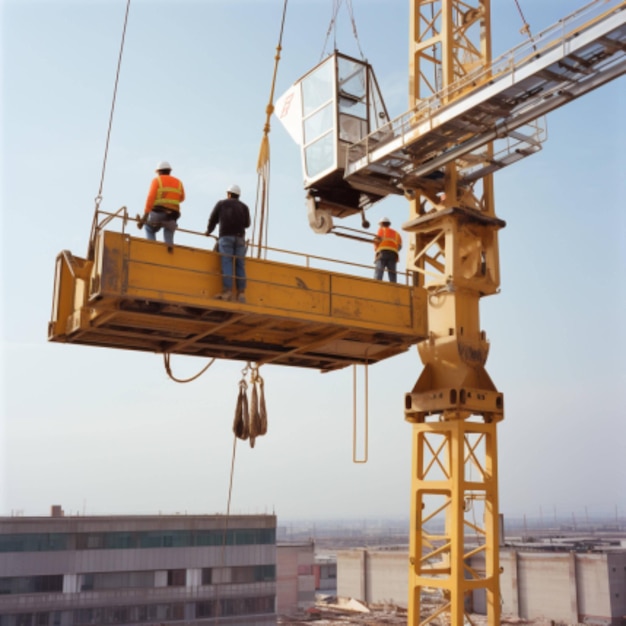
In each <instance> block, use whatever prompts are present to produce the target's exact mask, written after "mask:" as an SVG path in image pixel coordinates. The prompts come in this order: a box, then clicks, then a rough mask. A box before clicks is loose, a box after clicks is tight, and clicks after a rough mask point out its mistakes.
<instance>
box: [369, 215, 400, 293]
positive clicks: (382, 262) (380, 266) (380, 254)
mask: <svg viewBox="0 0 626 626" xmlns="http://www.w3.org/2000/svg"><path fill="white" fill-rule="evenodd" d="M378 225H379V226H380V228H379V229H378V232H377V233H376V237H374V248H375V250H376V257H375V263H376V269H375V271H374V278H375V279H376V280H382V279H383V274H384V272H385V269H386V270H387V275H388V277H389V281H390V282H392V283H395V282H398V275H397V273H396V265H397V263H398V252H399V251H400V250H401V249H402V237H400V233H398V232H396V231H395V230H394V229H393V228H391V220H390V219H389V218H388V217H383V218H382V219H381V220H380V221H379V222H378Z"/></svg>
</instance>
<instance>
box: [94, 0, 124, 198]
mask: <svg viewBox="0 0 626 626" xmlns="http://www.w3.org/2000/svg"><path fill="white" fill-rule="evenodd" d="M129 10H130V0H128V1H127V2H126V14H125V15H124V28H123V29H122V41H121V43H120V52H119V56H118V59H117V71H116V72H115V85H114V87H113V100H112V102H111V111H110V113H109V126H108V128H107V137H106V142H105V146H104V158H103V160H102V173H101V175H100V187H99V189H98V195H97V196H96V210H97V209H98V207H99V206H100V202H101V201H102V188H103V186H104V173H105V171H106V164H107V157H108V154H109V142H110V140H111V128H112V127H113V113H114V111H115V101H116V99H117V86H118V83H119V80H120V69H121V67H122V55H123V54H124V41H125V39H126V26H127V25H128V12H129Z"/></svg>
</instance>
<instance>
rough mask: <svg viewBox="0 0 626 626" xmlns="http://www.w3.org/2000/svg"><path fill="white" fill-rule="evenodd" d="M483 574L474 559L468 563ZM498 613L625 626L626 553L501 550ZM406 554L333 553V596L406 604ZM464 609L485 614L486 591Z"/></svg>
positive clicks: (599, 625) (401, 605)
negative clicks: (335, 576) (499, 604)
mask: <svg viewBox="0 0 626 626" xmlns="http://www.w3.org/2000/svg"><path fill="white" fill-rule="evenodd" d="M470 565H471V567H472V568H473V569H475V570H476V571H478V572H480V571H484V561H482V560H481V559H480V557H478V556H476V557H474V558H473V559H472V561H471V563H470ZM500 565H501V568H502V570H501V574H500V593H501V598H502V614H503V615H510V616H514V617H518V618H521V619H528V620H534V619H539V618H543V619H548V620H552V621H555V622H560V623H565V624H589V625H593V626H625V625H626V550H624V549H616V550H611V549H609V550H597V551H591V550H589V551H573V550H569V551H548V550H541V548H540V547H537V548H536V549H534V550H525V549H513V548H505V549H502V550H501V553H500ZM408 570H409V564H408V552H407V551H406V550H370V549H354V550H342V551H339V552H337V595H339V596H341V597H348V598H355V599H357V600H361V601H363V602H367V603H370V604H384V603H392V604H395V605H397V606H400V607H406V606H407V604H408V583H409V579H408ZM467 609H468V610H469V611H471V612H474V613H478V614H485V613H486V606H485V594H484V590H481V591H479V592H476V593H475V594H474V596H473V598H471V602H469V604H468V607H467Z"/></svg>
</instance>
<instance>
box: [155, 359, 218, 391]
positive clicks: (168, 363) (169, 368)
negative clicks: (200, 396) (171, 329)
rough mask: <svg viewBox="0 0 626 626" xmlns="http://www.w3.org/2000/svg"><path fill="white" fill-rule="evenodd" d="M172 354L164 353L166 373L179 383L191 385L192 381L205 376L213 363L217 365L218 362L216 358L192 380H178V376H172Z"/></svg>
mask: <svg viewBox="0 0 626 626" xmlns="http://www.w3.org/2000/svg"><path fill="white" fill-rule="evenodd" d="M170 356H171V355H170V353H169V352H164V353H163V363H164V365H165V371H166V372H167V375H168V376H169V377H170V378H171V379H172V380H173V381H174V382H177V383H190V382H191V381H192V380H196V379H197V378H200V376H202V374H204V372H206V371H207V370H208V369H209V367H211V365H213V363H215V361H216V357H213V358H212V359H211V360H210V361H209V362H208V363H207V364H206V365H205V366H204V367H203V368H202V369H201V370H200V371H199V372H198V373H197V374H194V375H193V376H192V377H191V378H176V376H174V374H172V369H171V367H170Z"/></svg>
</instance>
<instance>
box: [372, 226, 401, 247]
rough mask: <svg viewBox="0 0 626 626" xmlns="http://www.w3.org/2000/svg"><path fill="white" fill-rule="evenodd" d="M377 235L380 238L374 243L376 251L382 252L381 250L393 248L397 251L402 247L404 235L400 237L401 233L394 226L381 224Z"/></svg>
mask: <svg viewBox="0 0 626 626" xmlns="http://www.w3.org/2000/svg"><path fill="white" fill-rule="evenodd" d="M376 237H377V238H378V240H379V241H378V242H377V243H375V244H374V245H375V247H376V252H380V251H381V250H393V251H394V252H396V253H397V252H398V251H399V250H400V248H402V237H400V233H398V232H396V231H395V230H394V229H393V228H385V227H384V226H381V227H380V228H379V229H378V233H376Z"/></svg>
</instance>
